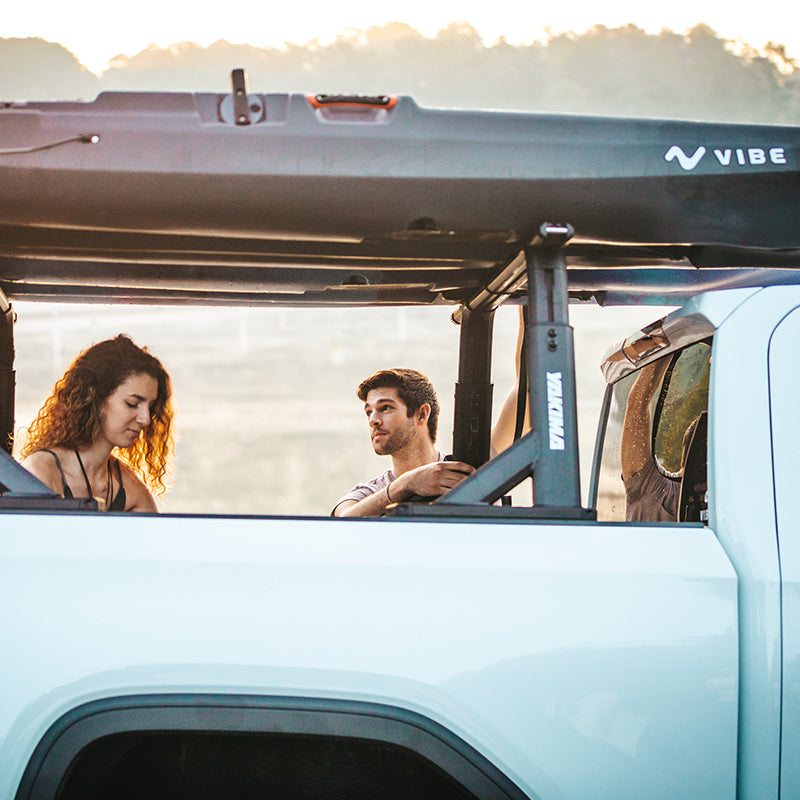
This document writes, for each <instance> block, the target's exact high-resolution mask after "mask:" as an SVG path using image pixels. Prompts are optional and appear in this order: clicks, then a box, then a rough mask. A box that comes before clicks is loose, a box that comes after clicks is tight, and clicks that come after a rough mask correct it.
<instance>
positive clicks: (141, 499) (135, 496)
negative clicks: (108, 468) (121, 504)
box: [117, 459, 158, 513]
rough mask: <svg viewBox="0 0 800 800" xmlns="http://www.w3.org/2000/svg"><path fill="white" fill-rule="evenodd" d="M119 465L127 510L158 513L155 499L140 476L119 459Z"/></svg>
mask: <svg viewBox="0 0 800 800" xmlns="http://www.w3.org/2000/svg"><path fill="white" fill-rule="evenodd" d="M117 464H119V468H120V472H121V474H122V483H123V486H124V487H125V510H126V511H150V512H153V513H157V512H158V506H157V505H156V501H155V498H154V497H153V494H152V492H151V491H150V490H149V489H148V488H147V486H146V485H145V482H144V481H143V480H142V479H141V477H140V476H139V474H138V473H137V472H135V471H134V470H132V469H131V468H130V467H129V466H128V465H127V464H126V463H125V462H124V461H122V460H120V459H117Z"/></svg>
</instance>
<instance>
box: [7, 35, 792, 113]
mask: <svg viewBox="0 0 800 800" xmlns="http://www.w3.org/2000/svg"><path fill="white" fill-rule="evenodd" d="M235 67H244V68H245V69H246V71H247V76H248V88H249V89H250V91H253V92H303V93H318V92H322V93H336V94H340V93H352V94H410V95H412V96H413V97H414V98H415V99H416V100H417V102H418V103H420V104H421V105H430V106H444V107H461V108H497V109H514V110H524V111H542V112H558V113H564V112H567V113H582V114H610V115H620V116H647V117H652V116H656V117H673V118H679V119H699V120H721V121H730V122H767V123H778V124H800V63H798V62H797V61H796V60H794V59H791V58H789V57H788V56H787V54H786V50H785V47H783V46H782V45H780V44H776V43H770V44H768V45H767V46H766V47H764V48H763V49H761V50H757V49H755V48H754V47H751V46H748V45H746V44H743V43H741V42H731V41H728V40H725V39H723V38H722V37H720V36H719V35H717V34H716V32H715V31H713V30H712V29H711V28H709V27H708V26H706V25H698V26H696V27H695V28H693V29H692V30H691V31H689V32H688V33H675V32H673V31H669V30H663V31H661V32H660V33H659V34H657V35H656V34H648V33H646V32H645V31H643V30H641V29H640V28H637V27H635V26H633V25H628V26H624V27H620V28H606V27H604V26H599V25H598V26H595V27H594V28H592V29H590V30H589V31H586V32H585V33H581V34H576V33H570V32H567V33H550V34H549V35H548V36H546V37H545V38H544V39H543V40H542V41H537V42H533V43H531V44H526V45H514V46H512V45H510V44H509V43H508V42H506V41H505V40H502V39H501V40H500V41H498V42H495V43H492V44H487V43H485V42H484V41H483V40H482V39H481V37H480V35H479V34H478V32H477V31H476V30H475V29H474V28H473V27H471V26H470V25H468V24H465V23H454V24H452V25H450V26H449V27H447V28H445V29H443V30H441V31H440V32H439V33H438V34H437V35H435V36H433V37H426V36H423V35H422V34H420V33H419V32H418V31H416V30H415V29H414V28H412V27H410V26H408V25H405V24H403V23H390V24H388V25H383V26H377V27H373V28H369V29H367V30H355V29H347V30H345V31H344V32H342V34H340V35H339V36H338V37H337V38H336V39H335V40H334V41H333V42H330V43H322V42H321V41H320V40H318V39H315V40H312V41H309V42H306V43H304V44H302V45H295V44H287V45H286V46H285V47H284V48H260V47H255V46H252V45H238V44H230V43H228V42H226V41H218V42H215V43H214V44H212V45H210V46H208V47H201V46H200V45H198V44H195V43H191V42H185V43H181V44H176V45H172V46H170V47H168V48H161V47H156V46H150V47H149V48H147V49H146V50H143V51H142V52H140V53H138V54H136V55H133V56H118V57H117V58H115V59H113V60H112V62H111V63H110V66H109V68H108V69H107V70H105V71H104V72H103V73H102V74H100V75H95V74H93V73H92V72H90V71H89V70H88V69H86V68H85V67H84V66H83V65H81V64H80V63H79V61H78V60H77V59H76V58H75V56H74V55H72V53H70V52H69V51H68V50H66V49H65V48H64V47H62V46H61V45H59V44H56V43H53V42H45V41H43V40H41V39H0V101H4V100H5V101H21V100H52V99H84V100H87V99H92V98H93V97H94V96H95V95H96V94H97V93H98V92H100V91H105V90H139V91H192V92H194V91H211V92H228V91H230V72H231V70H232V69H233V68H235Z"/></svg>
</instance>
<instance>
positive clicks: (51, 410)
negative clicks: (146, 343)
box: [20, 334, 173, 494]
mask: <svg viewBox="0 0 800 800" xmlns="http://www.w3.org/2000/svg"><path fill="white" fill-rule="evenodd" d="M139 374H145V375H150V376H151V377H152V378H154V379H155V381H156V382H157V384H158V393H157V395H156V399H155V400H154V401H153V404H152V406H151V408H150V424H149V425H148V426H147V427H146V428H144V429H143V430H142V431H141V433H140V434H139V437H138V438H137V439H136V441H135V442H134V443H133V444H132V445H131V446H130V447H126V448H115V449H114V455H116V456H117V457H118V458H119V459H120V460H121V461H124V462H125V463H126V464H128V466H129V467H130V468H131V469H132V470H133V471H134V472H136V473H138V475H139V476H140V477H141V478H142V480H143V481H144V482H145V484H146V485H147V487H148V488H149V489H151V490H154V491H156V492H158V493H159V494H163V493H164V491H165V489H166V486H165V480H164V479H165V476H166V475H167V472H168V468H169V462H170V460H171V457H172V450H173V439H172V432H171V427H172V417H173V411H172V403H171V398H172V384H171V382H170V379H169V375H168V374H167V371H166V370H165V369H164V367H163V366H162V365H161V362H160V361H159V360H158V359H157V358H155V357H154V356H152V355H150V353H148V352H147V349H146V348H141V347H137V346H136V345H135V344H134V343H133V342H132V341H131V339H130V338H129V337H128V336H125V335H124V334H120V335H119V336H116V337H114V338H113V339H107V340H106V341H104V342H99V343H98V344H95V345H92V346H91V347H90V348H88V349H87V350H84V351H83V352H82V353H81V354H80V355H79V356H78V357H77V358H76V359H75V360H74V361H73V362H72V364H71V365H70V367H69V369H68V370H67V371H66V373H65V374H64V377H63V378H61V380H59V381H57V382H56V385H55V386H54V387H53V392H52V394H51V395H50V397H48V398H47V400H46V401H45V404H44V405H43V406H42V408H41V410H40V411H39V413H38V415H37V416H36V419H35V420H34V421H33V422H32V423H31V426H30V427H29V428H28V436H27V439H26V441H25V443H24V444H23V446H22V448H21V450H20V455H21V457H22V458H24V457H25V456H28V455H30V454H31V453H33V452H34V451H36V450H42V449H43V448H50V447H64V448H67V449H69V450H74V449H78V448H81V447H86V446H88V445H90V444H91V443H92V442H93V441H94V439H95V437H96V436H97V435H98V434H99V433H100V431H101V425H102V420H101V412H102V408H103V403H104V402H105V401H106V399H107V398H108V397H109V396H110V395H111V394H112V393H113V392H114V390H115V389H116V388H117V387H118V386H119V385H120V384H122V383H124V382H125V381H126V380H127V379H128V378H129V377H131V375H139Z"/></svg>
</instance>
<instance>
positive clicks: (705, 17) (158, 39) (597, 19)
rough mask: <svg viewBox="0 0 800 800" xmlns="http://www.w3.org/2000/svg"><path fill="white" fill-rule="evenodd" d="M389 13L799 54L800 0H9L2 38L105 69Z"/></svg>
mask: <svg viewBox="0 0 800 800" xmlns="http://www.w3.org/2000/svg"><path fill="white" fill-rule="evenodd" d="M391 21H399V22H406V23H408V24H409V25H411V26H413V27H414V28H416V29H417V30H419V31H420V32H421V33H423V34H426V35H433V34H435V33H436V32H437V31H438V30H440V29H441V28H444V27H446V26H447V25H448V24H449V23H451V22H454V21H466V22H469V23H470V24H471V25H473V26H474V27H475V28H477V29H478V31H479V32H480V33H481V35H482V36H483V38H484V39H485V40H486V41H487V42H492V41H495V40H496V39H497V38H498V37H499V36H501V35H503V36H505V37H506V38H507V39H508V40H509V41H510V42H512V43H514V44H518V43H522V42H530V41H532V40H534V39H536V38H537V37H538V36H541V34H542V32H543V30H544V28H545V27H547V26H550V27H551V28H553V29H555V30H557V31H566V30H573V31H575V32H578V33H580V32H582V31H584V30H586V29H587V28H589V27H591V26H592V25H594V24H602V25H606V26H607V27H617V26H619V25H624V24H627V23H633V24H635V25H638V26H639V27H641V28H644V29H645V30H646V31H648V32H650V33H658V32H659V31H660V30H661V29H662V28H669V29H671V30H674V31H685V30H688V29H689V28H691V27H693V26H694V25H696V24H697V23H700V22H704V23H707V24H708V25H710V26H711V27H712V28H713V29H714V30H716V31H717V33H719V34H720V35H721V36H724V37H725V38H729V39H742V40H744V41H745V42H747V43H748V44H751V45H753V46H755V47H762V46H763V45H764V44H766V42H767V41H770V40H771V41H777V42H781V43H783V44H785V45H786V47H787V49H788V53H789V55H790V56H792V57H795V58H800V3H798V2H797V1H796V0H759V2H757V3H755V2H754V3H743V2H731V1H730V0H726V1H725V2H723V0H664V1H663V2H660V3H659V2H652V0H651V2H643V0H605V2H603V3H597V2H590V0H562V2H560V3H550V4H545V3H536V2H528V3H522V2H520V0H491V2H487V0H481V2H477V0H458V2H455V0H403V2H402V3H396V4H395V3H381V2H376V0H338V2H335V3H332V2H325V3H322V2H318V3H304V2H288V3H280V2H275V0H273V2H269V0H259V2H254V1H253V0H236V1H235V2H232V3H224V2H223V3H220V2H219V1H218V0H214V1H213V2H211V0H193V2H186V1H185V0H139V1H138V2H137V3H135V4H133V3H125V4H122V3H119V2H110V0H81V2H79V3H70V2H65V0H29V2H24V1H23V0H10V1H9V2H6V3H5V4H4V8H3V12H2V15H0V36H1V37H5V38H10V37H27V36H39V37H41V38H43V39H47V40H49V41H57V42H60V43H61V44H63V45H65V46H66V47H68V48H69V49H70V50H72V52H73V53H75V55H76V56H77V57H78V58H79V60H80V61H81V62H82V63H83V64H85V65H86V66H87V67H89V68H90V69H92V70H94V71H96V72H99V71H102V70H103V69H104V67H105V66H106V64H107V62H108V60H109V59H110V58H113V57H114V56H115V55H118V54H121V53H124V54H126V55H133V54H135V53H137V52H139V51H140V50H143V49H144V48H146V47H147V46H148V45H149V44H151V43H152V44H156V45H160V46H166V45H169V44H175V43H178V42H186V41H192V42H198V43H199V44H202V45H208V44H211V43H212V42H214V41H216V40H218V39H226V40H227V41H229V42H231V43H234V44H242V43H248V44H253V45H257V46H280V45H281V44H283V43H284V42H293V43H296V44H302V43H303V42H306V41H308V40H309V39H312V38H315V37H320V38H322V39H323V40H330V39H332V38H333V37H335V36H336V34H337V33H340V32H341V31H342V30H344V29H345V28H348V27H350V28H367V27H370V26H371V25H382V24H384V23H386V22H391Z"/></svg>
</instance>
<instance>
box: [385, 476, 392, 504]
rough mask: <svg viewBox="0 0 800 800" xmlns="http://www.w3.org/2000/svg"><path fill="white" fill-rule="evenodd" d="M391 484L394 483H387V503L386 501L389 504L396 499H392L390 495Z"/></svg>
mask: <svg viewBox="0 0 800 800" xmlns="http://www.w3.org/2000/svg"><path fill="white" fill-rule="evenodd" d="M391 485H392V484H391V481H390V482H389V483H387V484H386V500H387V503H386V504H387V505H389V504H391V503H394V500H392V498H391V496H390V495H389V487H390V486H391Z"/></svg>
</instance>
